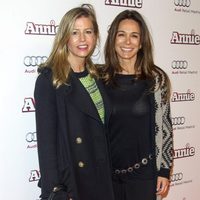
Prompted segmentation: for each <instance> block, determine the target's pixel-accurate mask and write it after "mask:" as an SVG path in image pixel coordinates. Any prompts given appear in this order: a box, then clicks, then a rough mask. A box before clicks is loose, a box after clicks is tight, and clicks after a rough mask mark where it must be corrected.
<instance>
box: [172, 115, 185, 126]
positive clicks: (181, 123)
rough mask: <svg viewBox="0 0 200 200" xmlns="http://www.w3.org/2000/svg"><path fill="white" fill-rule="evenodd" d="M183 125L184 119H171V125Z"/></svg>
mask: <svg viewBox="0 0 200 200" xmlns="http://www.w3.org/2000/svg"><path fill="white" fill-rule="evenodd" d="M183 124H185V117H172V125H174V126H175V125H183Z"/></svg>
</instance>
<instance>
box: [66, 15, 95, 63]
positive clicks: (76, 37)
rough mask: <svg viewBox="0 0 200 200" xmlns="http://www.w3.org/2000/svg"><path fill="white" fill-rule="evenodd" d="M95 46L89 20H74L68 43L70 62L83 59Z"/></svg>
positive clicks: (84, 18)
mask: <svg viewBox="0 0 200 200" xmlns="http://www.w3.org/2000/svg"><path fill="white" fill-rule="evenodd" d="M95 45H96V35H95V33H94V28H93V24H92V21H91V19H90V18H88V17H80V18H78V19H76V21H75V24H74V27H73V31H72V33H71V36H70V39H69V41H68V44H67V46H68V51H69V58H70V60H73V59H85V58H86V57H87V56H88V54H90V52H91V51H92V50H93V49H94V47H95Z"/></svg>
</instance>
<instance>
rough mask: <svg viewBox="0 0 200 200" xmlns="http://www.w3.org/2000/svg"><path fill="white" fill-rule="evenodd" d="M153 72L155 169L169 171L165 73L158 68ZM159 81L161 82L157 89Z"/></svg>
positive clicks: (170, 140) (170, 137) (170, 152)
mask: <svg viewBox="0 0 200 200" xmlns="http://www.w3.org/2000/svg"><path fill="white" fill-rule="evenodd" d="M157 70H158V72H157V73H156V74H155V75H156V78H155V88H154V91H155V92H154V101H155V145H156V149H155V151H156V166H157V171H165V170H166V172H167V173H168V175H169V171H170V169H171V167H172V163H173V133H172V132H173V129H172V123H171V112H170V102H169V100H165V97H166V93H167V87H166V81H167V75H166V74H165V72H163V71H162V70H161V69H160V68H158V69H157ZM159 83H161V86H160V88H159V89H158V86H159Z"/></svg>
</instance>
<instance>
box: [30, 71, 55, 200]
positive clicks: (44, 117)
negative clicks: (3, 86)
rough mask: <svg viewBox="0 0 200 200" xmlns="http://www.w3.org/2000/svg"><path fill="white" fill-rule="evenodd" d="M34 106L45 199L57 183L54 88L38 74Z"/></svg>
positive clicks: (46, 77)
mask: <svg viewBox="0 0 200 200" xmlns="http://www.w3.org/2000/svg"><path fill="white" fill-rule="evenodd" d="M34 98H35V106H36V132H37V142H38V158H39V168H40V174H41V178H40V181H39V184H38V185H39V187H41V196H40V197H41V199H47V198H48V196H49V194H50V192H51V191H52V189H53V187H54V186H56V185H57V184H58V183H59V180H58V166H57V165H58V161H57V152H56V149H57V148H56V143H57V141H56V138H57V137H56V127H57V110H56V96H55V89H54V87H53V85H52V83H51V79H50V77H49V76H48V75H47V74H45V73H42V74H40V75H39V76H38V78H37V80H36V84H35V91H34Z"/></svg>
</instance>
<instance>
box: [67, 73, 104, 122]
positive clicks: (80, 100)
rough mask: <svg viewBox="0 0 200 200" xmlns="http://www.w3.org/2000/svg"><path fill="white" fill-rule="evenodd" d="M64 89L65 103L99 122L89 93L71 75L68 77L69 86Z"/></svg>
mask: <svg viewBox="0 0 200 200" xmlns="http://www.w3.org/2000/svg"><path fill="white" fill-rule="evenodd" d="M66 87H67V88H66V91H65V92H66V93H65V95H66V101H67V102H69V103H70V104H73V105H74V106H76V108H78V109H79V110H80V111H81V112H83V113H85V114H87V115H89V116H91V117H92V118H94V119H96V120H97V121H100V122H101V119H100V117H99V114H98V111H97V109H96V107H95V105H94V103H93V101H92V99H91V97H90V95H89V93H88V92H87V91H86V89H85V88H84V86H83V85H82V84H81V82H80V81H79V80H78V78H77V77H76V76H75V75H74V74H73V73H72V74H71V75H70V86H66Z"/></svg>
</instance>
